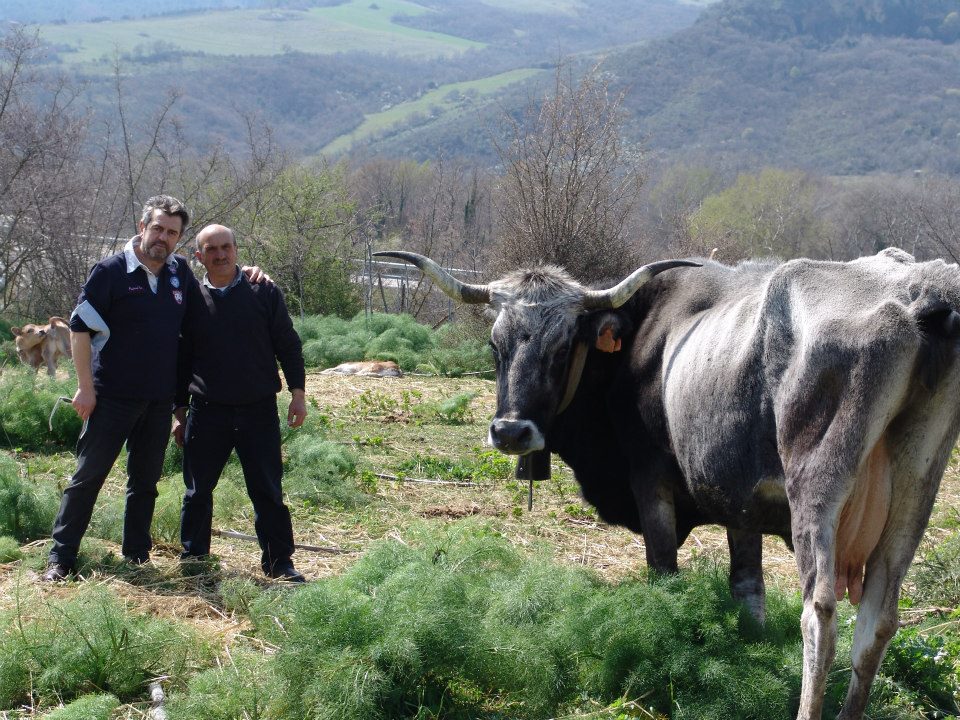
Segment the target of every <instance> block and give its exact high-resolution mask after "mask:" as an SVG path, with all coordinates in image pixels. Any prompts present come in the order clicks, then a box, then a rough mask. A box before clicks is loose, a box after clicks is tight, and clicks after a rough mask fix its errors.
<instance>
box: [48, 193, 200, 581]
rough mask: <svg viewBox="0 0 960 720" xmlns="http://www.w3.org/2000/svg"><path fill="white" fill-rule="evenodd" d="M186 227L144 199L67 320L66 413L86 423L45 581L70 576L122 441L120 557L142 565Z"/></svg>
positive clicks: (171, 379)
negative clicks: (132, 229) (73, 380)
mask: <svg viewBox="0 0 960 720" xmlns="http://www.w3.org/2000/svg"><path fill="white" fill-rule="evenodd" d="M189 221H190V216H189V214H188V212H187V209H186V208H185V207H184V205H183V203H181V202H180V201H179V200H177V199H176V198H172V197H170V196H168V195H157V196H155V197H152V198H150V199H149V200H148V201H147V203H146V204H145V205H144V207H143V214H142V217H141V219H140V223H139V226H138V227H139V231H140V234H139V235H137V236H136V237H134V238H132V239H131V240H130V241H129V242H128V243H127V245H126V247H125V248H124V249H123V252H120V253H117V254H116V255H112V256H110V257H108V258H106V259H105V260H103V261H101V262H99V263H97V264H96V265H95V266H94V267H93V270H91V271H90V276H89V277H88V278H87V281H86V283H85V284H84V286H83V290H82V291H81V293H80V298H79V300H78V303H77V307H76V309H75V310H74V311H73V314H72V315H71V316H70V346H71V349H72V350H73V362H74V365H75V367H76V370H77V386H78V387H77V392H76V394H75V395H74V398H73V407H74V409H75V410H76V411H77V414H79V415H80V417H81V418H82V419H83V421H84V424H83V430H82V432H81V433H80V438H79V440H78V441H77V471H76V473H75V474H74V475H73V477H72V478H71V479H70V484H69V485H68V486H67V488H66V489H65V490H64V491H63V498H62V500H61V503H60V510H59V512H58V513H57V518H56V520H55V521H54V527H53V548H52V549H51V551H50V561H49V564H48V565H47V570H46V572H45V573H44V574H43V577H42V579H43V580H46V581H58V580H63V579H64V578H65V577H66V576H67V575H68V574H69V573H70V572H72V571H73V568H74V565H75V564H76V560H77V551H78V549H79V547H80V540H81V538H82V537H83V534H84V533H85V532H86V530H87V525H88V524H89V523H90V516H91V515H92V513H93V506H94V503H95V502H96V499H97V495H98V493H99V492H100V488H101V487H102V486H103V483H104V480H105V479H106V477H107V474H108V473H109V472H110V468H111V467H113V463H114V462H115V461H116V459H117V456H118V455H119V454H120V450H121V448H122V447H123V444H124V442H126V444H127V475H128V480H127V503H126V510H125V512H124V516H123V545H122V551H123V555H124V557H126V558H127V559H128V560H129V561H131V562H133V563H143V562H146V561H147V559H148V557H149V554H150V549H151V545H152V543H151V539H150V522H151V520H152V518H153V507H154V503H155V501H156V497H157V482H158V481H159V479H160V474H161V471H162V468H163V456H164V452H165V450H166V447H167V442H168V440H169V432H170V416H171V410H172V407H173V405H172V401H173V394H174V386H175V381H176V363H177V341H178V337H179V335H180V325H181V321H182V320H183V317H184V314H185V312H186V307H187V305H186V297H187V295H188V294H189V293H190V292H191V291H192V290H195V289H196V287H197V280H196V278H195V277H194V276H193V272H191V270H190V268H189V266H188V265H187V261H186V259H185V258H182V257H180V256H178V255H174V254H173V251H174V248H175V247H176V245H177V242H178V241H179V240H180V237H181V236H182V234H183V231H184V230H185V229H186V227H187V224H188V223H189Z"/></svg>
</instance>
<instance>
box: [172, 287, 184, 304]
mask: <svg viewBox="0 0 960 720" xmlns="http://www.w3.org/2000/svg"><path fill="white" fill-rule="evenodd" d="M173 299H174V300H176V301H177V305H181V304H182V303H183V293H182V292H181V291H180V290H174V291H173Z"/></svg>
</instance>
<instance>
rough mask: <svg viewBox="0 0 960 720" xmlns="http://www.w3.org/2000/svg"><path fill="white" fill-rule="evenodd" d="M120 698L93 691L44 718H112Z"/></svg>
mask: <svg viewBox="0 0 960 720" xmlns="http://www.w3.org/2000/svg"><path fill="white" fill-rule="evenodd" d="M119 706H120V700H119V698H117V697H116V696H115V695H110V694H109V693H91V694H90V695H84V696H83V697H81V698H78V699H76V700H74V701H73V702H72V703H70V704H69V705H64V706H63V707H62V708H57V709H56V710H54V711H53V712H51V713H47V714H46V715H44V716H43V717H44V720H110V716H111V715H112V714H113V711H114V710H116V709H117V708H118V707H119Z"/></svg>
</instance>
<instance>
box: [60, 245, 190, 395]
mask: <svg viewBox="0 0 960 720" xmlns="http://www.w3.org/2000/svg"><path fill="white" fill-rule="evenodd" d="M157 280H158V282H157V292H156V294H154V293H153V292H152V291H151V289H150V285H149V282H148V278H147V273H146V271H145V270H144V269H143V268H142V267H139V268H137V269H136V270H134V271H133V272H131V273H128V272H127V264H126V258H125V256H124V254H123V252H120V253H117V254H116V255H111V256H110V257H108V258H106V259H104V260H102V261H100V262H98V263H97V264H96V265H94V266H93V269H92V270H91V271H90V275H89V276H88V277H87V281H86V283H84V286H83V290H82V291H81V293H80V297H79V299H78V300H77V308H76V309H75V310H74V312H73V315H72V316H71V318H70V329H71V330H73V331H74V332H89V333H90V334H91V342H92V345H93V386H94V389H95V390H96V392H97V394H98V395H103V396H104V397H116V398H128V399H141V400H169V401H172V400H173V396H174V392H175V389H176V376H177V345H178V341H179V336H180V326H181V324H182V322H183V319H184V316H185V314H186V310H187V298H188V297H189V296H190V295H194V296H195V294H196V292H197V287H198V283H197V279H196V277H194V275H193V272H192V271H191V270H190V266H189V265H188V264H187V261H186V259H185V258H182V257H180V256H179V255H174V256H172V257H171V258H170V259H169V260H168V261H167V262H166V263H164V265H163V268H162V269H161V270H160V273H159V275H158V276H157ZM100 321H102V323H101V322H100ZM103 325H105V327H106V329H104V328H103V327H102V326H103Z"/></svg>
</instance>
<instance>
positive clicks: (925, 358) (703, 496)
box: [629, 251, 960, 534]
mask: <svg viewBox="0 0 960 720" xmlns="http://www.w3.org/2000/svg"><path fill="white" fill-rule="evenodd" d="M645 290H646V291H647V294H645V295H644V296H643V297H640V298H638V307H639V308H640V313H642V312H643V308H644V307H655V308H657V311H656V312H655V313H653V312H651V313H649V314H645V315H642V317H641V319H640V326H639V330H638V333H637V336H636V340H635V343H634V347H633V348H632V358H631V361H632V362H631V365H630V366H629V367H630V373H631V374H632V387H635V388H638V392H639V393H640V398H639V400H640V402H639V405H638V407H640V422H641V423H642V427H641V428H639V429H638V428H637V427H634V428H633V429H632V430H631V432H634V433H636V432H640V431H646V432H649V433H652V434H653V436H654V437H655V438H657V442H658V444H659V445H660V447H661V448H662V449H663V450H664V451H665V452H667V453H669V454H672V455H674V456H675V457H676V461H677V463H678V464H679V466H680V468H681V470H682V472H683V476H684V478H685V480H686V483H687V486H688V489H689V491H690V493H691V494H692V495H693V496H694V497H695V498H696V500H697V502H698V504H699V505H700V506H701V507H702V508H705V509H706V510H707V512H708V513H709V514H710V515H711V516H712V517H713V519H714V520H716V521H718V522H723V523H724V524H727V525H732V526H742V527H750V528H752V529H759V530H762V531H765V532H778V533H781V534H783V533H784V532H785V531H788V530H789V513H788V511H787V508H786V496H785V493H784V490H783V476H784V464H785V463H789V462H790V459H791V454H795V453H797V452H798V451H802V449H803V448H804V447H805V446H810V445H812V444H816V443H817V442H820V440H821V439H822V437H823V436H824V433H826V432H829V431H830V429H831V426H834V429H835V430H839V431H841V432H845V433H849V434H850V436H851V440H850V442H851V443H854V444H855V443H858V442H860V443H870V442H872V441H873V439H875V438H877V437H879V436H880V434H881V433H882V432H883V431H884V429H885V428H886V427H888V426H889V425H890V423H891V421H892V420H893V418H894V417H897V416H898V415H900V414H903V413H907V412H909V407H910V403H911V402H915V403H927V402H928V400H929V392H928V391H924V390H923V389H922V387H918V385H921V386H922V383H921V380H924V381H925V382H926V383H927V384H928V385H929V384H930V382H931V381H933V382H936V383H940V382H946V383H947V384H948V385H949V384H951V383H955V382H956V378H955V376H956V375H957V365H956V363H954V362H953V360H952V357H953V355H952V354H951V353H949V352H947V353H946V355H948V356H949V358H945V352H944V350H943V345H944V343H942V342H932V341H931V338H930V337H929V333H927V334H926V335H925V332H924V322H925V321H924V318H925V317H936V313H937V312H939V311H940V310H939V309H943V308H950V307H952V308H957V307H960V283H958V273H957V269H956V267H955V266H947V265H946V264H944V263H942V262H940V261H935V262H931V263H914V262H913V261H912V258H910V256H909V255H907V254H906V253H902V252H901V251H886V252H884V253H882V254H880V255H877V256H873V257H869V258H861V259H859V260H856V261H853V262H850V263H834V262H819V261H810V260H797V261H791V262H787V263H783V264H781V265H762V264H752V263H751V264H746V265H742V266H738V267H736V268H728V267H725V266H722V265H718V264H715V263H709V264H707V265H705V267H704V268H702V269H699V270H688V271H686V272H685V273H683V274H680V273H676V274H674V275H669V276H665V277H663V278H658V279H657V280H655V281H654V282H653V283H651V284H650V286H649V287H648V288H645ZM934 334H935V333H934ZM933 340H936V338H933ZM948 344H949V343H948ZM951 347H952V346H951ZM925 392H926V394H924V393H925ZM918 393H920V395H923V397H918V396H917V394H918ZM839 403H847V404H849V405H850V408H849V412H848V413H847V415H846V416H845V417H847V416H848V417H849V418H850V419H848V420H845V421H843V422H841V423H840V425H839V427H838V426H837V418H838V410H839V408H838V404H839ZM944 414H945V417H944V418H943V422H942V423H941V426H943V428H944V430H943V434H944V435H945V436H949V437H950V439H949V442H951V443H952V441H953V438H955V437H956V430H955V429H954V428H953V425H954V424H955V423H953V420H952V415H951V414H950V412H949V411H948V410H944ZM946 415H950V417H946ZM854 418H858V419H859V420H854ZM844 423H845V424H844ZM944 442H947V440H943V441H939V442H938V443H936V444H937V446H938V447H939V446H940V445H942V444H943V443H944ZM850 453H851V457H858V458H859V457H860V456H859V455H857V453H856V448H852V449H851V450H850Z"/></svg>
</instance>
